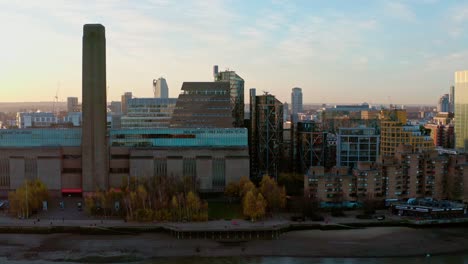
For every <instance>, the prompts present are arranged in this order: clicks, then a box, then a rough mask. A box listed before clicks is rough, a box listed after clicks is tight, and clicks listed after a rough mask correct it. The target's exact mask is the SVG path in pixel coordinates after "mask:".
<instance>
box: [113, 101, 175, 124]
mask: <svg viewBox="0 0 468 264" xmlns="http://www.w3.org/2000/svg"><path fill="white" fill-rule="evenodd" d="M176 102H177V98H133V99H129V100H128V101H127V115H126V116H123V117H122V118H121V127H122V128H157V127H169V123H170V120H171V118H172V113H173V112H174V108H175V106H176Z"/></svg>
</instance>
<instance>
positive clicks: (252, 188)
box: [240, 180, 257, 198]
mask: <svg viewBox="0 0 468 264" xmlns="http://www.w3.org/2000/svg"><path fill="white" fill-rule="evenodd" d="M250 191H251V192H252V193H253V194H256V193H257V188H256V187H255V185H254V184H253V182H251V181H250V180H249V181H248V182H246V183H245V184H243V185H242V188H241V189H240V197H241V198H243V197H245V195H246V194H247V193H248V192H250Z"/></svg>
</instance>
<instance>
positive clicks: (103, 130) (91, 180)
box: [81, 24, 109, 192]
mask: <svg viewBox="0 0 468 264" xmlns="http://www.w3.org/2000/svg"><path fill="white" fill-rule="evenodd" d="M82 67H83V68H82V70H83V73H82V79H83V80H82V85H83V87H82V93H83V97H82V98H83V132H82V133H83V134H82V143H81V151H82V158H81V162H82V168H83V169H82V175H83V181H82V188H83V192H95V191H98V190H107V188H108V180H109V177H108V176H109V149H108V142H107V138H106V137H107V102H106V37H105V28H104V26H103V25H100V24H86V25H84V27H83V65H82Z"/></svg>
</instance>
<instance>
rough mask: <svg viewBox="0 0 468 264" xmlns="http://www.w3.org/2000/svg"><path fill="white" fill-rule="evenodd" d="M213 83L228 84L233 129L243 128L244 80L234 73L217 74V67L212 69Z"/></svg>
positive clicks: (223, 72)
mask: <svg viewBox="0 0 468 264" xmlns="http://www.w3.org/2000/svg"><path fill="white" fill-rule="evenodd" d="M213 75H214V79H215V82H229V91H230V92H229V94H230V102H231V111H232V117H233V118H234V126H235V127H243V126H244V79H242V78H241V77H240V76H239V75H237V74H236V72H235V71H229V70H227V71H222V72H218V66H217V65H215V66H214V67H213Z"/></svg>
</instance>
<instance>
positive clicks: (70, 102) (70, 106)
mask: <svg viewBox="0 0 468 264" xmlns="http://www.w3.org/2000/svg"><path fill="white" fill-rule="evenodd" d="M67 111H68V112H69V113H71V112H80V111H79V108H78V97H67Z"/></svg>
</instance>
